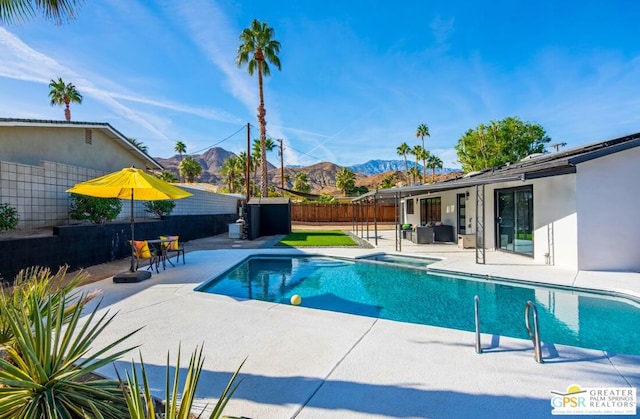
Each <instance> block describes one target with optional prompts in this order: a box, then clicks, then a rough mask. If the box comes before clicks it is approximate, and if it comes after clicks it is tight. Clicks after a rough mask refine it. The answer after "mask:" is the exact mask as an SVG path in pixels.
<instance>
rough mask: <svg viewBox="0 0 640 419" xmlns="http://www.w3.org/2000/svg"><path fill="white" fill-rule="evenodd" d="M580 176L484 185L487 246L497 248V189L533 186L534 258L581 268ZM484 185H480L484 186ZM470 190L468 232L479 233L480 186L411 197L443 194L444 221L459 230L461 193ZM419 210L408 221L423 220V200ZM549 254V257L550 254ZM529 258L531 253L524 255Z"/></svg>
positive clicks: (467, 216)
mask: <svg viewBox="0 0 640 419" xmlns="http://www.w3.org/2000/svg"><path fill="white" fill-rule="evenodd" d="M575 179H576V176H575V175H573V174H570V175H562V176H553V177H547V178H542V179H535V180H531V181H526V182H522V181H514V182H503V183H499V184H494V185H485V186H484V229H485V248H486V249H489V250H492V249H495V246H496V243H495V220H496V214H495V193H496V192H495V191H496V190H498V189H509V188H518V187H522V186H527V185H533V199H534V204H533V218H534V219H533V224H534V225H533V230H534V231H533V240H534V255H533V257H534V260H535V261H536V262H537V263H540V264H545V263H547V262H549V263H552V264H554V265H556V266H559V267H563V268H567V269H577V266H578V263H577V260H578V256H577V254H578V252H577V222H576V220H577V217H576V192H575V190H576V186H575ZM481 187H482V186H480V188H481ZM466 192H469V199H468V200H467V201H466V211H465V212H466V224H467V226H468V225H469V223H471V229H468V228H467V229H468V231H467V232H468V233H471V234H473V233H475V232H476V220H477V217H476V188H475V187H470V188H463V189H457V190H452V191H446V192H438V193H432V194H430V195H421V196H416V197H413V198H407V199H414V200H415V199H418V200H419V199H420V198H424V197H435V196H439V197H441V198H442V222H443V223H444V224H448V225H453V226H454V227H455V228H456V231H457V223H458V220H457V208H456V206H457V200H456V196H457V194H460V193H466ZM414 205H415V213H414V214H409V215H407V220H408V221H407V222H409V223H412V224H413V225H418V224H419V221H420V211H419V203H415V204H414ZM547 254H549V256H547ZM523 257H528V256H523Z"/></svg>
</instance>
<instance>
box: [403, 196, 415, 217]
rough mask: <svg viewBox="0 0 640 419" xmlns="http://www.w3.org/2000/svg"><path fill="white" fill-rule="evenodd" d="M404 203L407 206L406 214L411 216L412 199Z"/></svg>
mask: <svg viewBox="0 0 640 419" xmlns="http://www.w3.org/2000/svg"><path fill="white" fill-rule="evenodd" d="M404 202H405V205H406V206H407V214H413V198H409V199H405V201H404Z"/></svg>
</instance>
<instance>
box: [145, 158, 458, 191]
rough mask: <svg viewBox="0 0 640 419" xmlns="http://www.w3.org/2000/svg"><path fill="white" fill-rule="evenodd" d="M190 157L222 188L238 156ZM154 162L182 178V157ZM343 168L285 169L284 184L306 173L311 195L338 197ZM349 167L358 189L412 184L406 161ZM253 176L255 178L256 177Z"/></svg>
mask: <svg viewBox="0 0 640 419" xmlns="http://www.w3.org/2000/svg"><path fill="white" fill-rule="evenodd" d="M189 156H190V157H192V158H194V159H195V160H196V161H197V162H198V163H200V166H202V175H201V176H200V178H198V182H201V183H210V184H213V185H222V184H223V183H224V179H223V177H222V175H221V174H220V169H221V168H222V165H223V163H224V161H225V160H226V159H228V158H229V157H232V156H236V154H235V153H232V152H230V151H227V150H225V149H223V148H220V147H213V148H210V149H209V150H207V151H206V152H204V153H203V154H190V155H189ZM183 157H184V156H183ZM154 159H155V160H156V161H157V162H158V163H160V164H161V165H162V166H163V167H164V168H165V169H167V170H169V171H171V172H172V173H173V174H174V175H175V176H176V177H179V173H178V165H179V164H180V156H179V155H177V154H176V155H174V156H172V157H169V158H161V157H154ZM267 163H268V162H267ZM408 164H409V167H413V166H415V165H416V163H415V162H411V161H409V162H408ZM267 167H268V173H269V181H270V183H271V184H272V185H275V186H280V185H281V182H282V177H281V169H280V167H276V166H274V165H272V164H271V163H268V164H267ZM420 167H422V166H420ZM341 168H342V166H338V165H337V164H335V163H331V162H321V163H316V164H312V165H311V166H289V167H285V168H284V169H283V171H284V182H282V183H284V188H285V189H291V188H292V187H293V182H294V180H295V177H296V173H298V172H305V173H306V174H307V177H308V178H309V185H310V186H311V193H314V194H321V193H324V194H337V193H338V188H336V173H337V172H338V171H339V170H340V169H341ZM348 168H349V169H350V170H351V171H353V172H354V173H355V174H356V186H366V187H367V188H369V189H375V188H378V187H380V185H381V183H382V182H383V180H384V179H385V178H389V180H390V181H391V183H392V184H393V185H397V186H402V185H406V184H408V182H407V179H406V176H405V164H404V160H370V161H368V162H366V163H363V164H356V165H353V166H349V167H348ZM460 175H461V172H460V171H457V170H454V169H442V170H440V169H436V180H444V179H449V178H451V177H457V176H460ZM251 176H252V177H254V175H253V174H252V175H251ZM259 177H260V173H258V178H259ZM427 177H428V179H429V180H430V179H431V170H430V169H427Z"/></svg>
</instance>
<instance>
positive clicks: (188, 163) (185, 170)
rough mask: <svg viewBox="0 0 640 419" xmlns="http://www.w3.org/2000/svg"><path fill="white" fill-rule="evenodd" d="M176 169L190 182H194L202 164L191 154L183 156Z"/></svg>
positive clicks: (200, 171) (200, 172) (199, 173)
mask: <svg viewBox="0 0 640 419" xmlns="http://www.w3.org/2000/svg"><path fill="white" fill-rule="evenodd" d="M178 170H180V176H182V177H183V178H185V180H186V181H187V182H191V183H193V182H195V180H196V178H197V177H198V176H200V175H201V174H202V166H200V163H198V161H197V160H196V159H194V158H193V157H191V156H187V157H185V158H184V160H182V162H180V165H179V166H178Z"/></svg>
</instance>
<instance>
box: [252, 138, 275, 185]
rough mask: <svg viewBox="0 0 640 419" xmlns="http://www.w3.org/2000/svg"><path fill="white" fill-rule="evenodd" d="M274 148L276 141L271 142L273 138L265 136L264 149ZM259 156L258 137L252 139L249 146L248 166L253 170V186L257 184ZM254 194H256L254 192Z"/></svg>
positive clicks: (260, 153)
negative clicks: (249, 159)
mask: <svg viewBox="0 0 640 419" xmlns="http://www.w3.org/2000/svg"><path fill="white" fill-rule="evenodd" d="M274 148H276V143H274V142H273V139H271V138H268V137H267V138H266V139H265V141H264V150H265V153H266V152H271V151H273V149H274ZM260 156H262V143H261V142H260V139H259V138H256V139H254V140H253V147H251V164H250V165H249V168H250V169H251V170H253V184H254V186H257V185H258V164H257V163H258V162H259V161H261V159H260ZM254 195H257V194H256V193H254Z"/></svg>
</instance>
